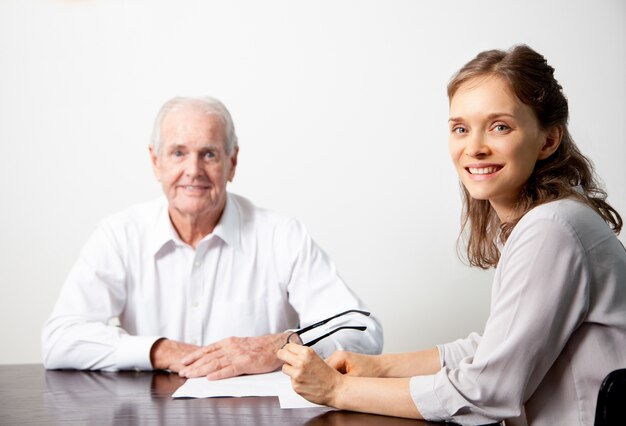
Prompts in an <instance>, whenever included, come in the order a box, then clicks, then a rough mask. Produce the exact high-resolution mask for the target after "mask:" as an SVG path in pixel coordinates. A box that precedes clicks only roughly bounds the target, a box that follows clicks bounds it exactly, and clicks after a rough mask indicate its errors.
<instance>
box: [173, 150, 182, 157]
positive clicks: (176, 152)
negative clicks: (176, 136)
mask: <svg viewBox="0 0 626 426" xmlns="http://www.w3.org/2000/svg"><path fill="white" fill-rule="evenodd" d="M172 155H174V157H182V156H183V155H184V154H183V152H182V151H181V150H178V149H177V150H176V151H174V152H173V153H172Z"/></svg>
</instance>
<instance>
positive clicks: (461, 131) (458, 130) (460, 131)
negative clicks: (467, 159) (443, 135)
mask: <svg viewBox="0 0 626 426" xmlns="http://www.w3.org/2000/svg"><path fill="white" fill-rule="evenodd" d="M452 133H458V134H459V135H462V134H464V133H467V129H466V128H465V127H461V126H457V127H455V128H453V129H452Z"/></svg>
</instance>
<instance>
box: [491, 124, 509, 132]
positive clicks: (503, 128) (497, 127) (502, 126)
mask: <svg viewBox="0 0 626 426" xmlns="http://www.w3.org/2000/svg"><path fill="white" fill-rule="evenodd" d="M494 130H495V131H496V132H506V131H507V130H509V126H507V125H506V124H496V125H495V126H494Z"/></svg>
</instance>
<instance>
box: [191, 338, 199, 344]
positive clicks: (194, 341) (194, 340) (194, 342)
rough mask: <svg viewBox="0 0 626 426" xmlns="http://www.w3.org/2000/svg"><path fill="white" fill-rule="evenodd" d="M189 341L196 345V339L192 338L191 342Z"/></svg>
mask: <svg viewBox="0 0 626 426" xmlns="http://www.w3.org/2000/svg"><path fill="white" fill-rule="evenodd" d="M189 343H191V344H192V345H197V344H198V341H197V340H196V339H192V340H191V342H189Z"/></svg>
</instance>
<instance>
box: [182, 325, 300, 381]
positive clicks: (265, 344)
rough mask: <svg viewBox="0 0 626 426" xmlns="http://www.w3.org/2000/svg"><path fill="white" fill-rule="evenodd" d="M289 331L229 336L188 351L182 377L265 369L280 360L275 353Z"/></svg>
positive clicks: (277, 365) (221, 376) (220, 375)
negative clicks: (251, 335)
mask: <svg viewBox="0 0 626 426" xmlns="http://www.w3.org/2000/svg"><path fill="white" fill-rule="evenodd" d="M289 334H290V333H278V334H267V335H265V336H259V337H229V338H227V339H223V340H220V341H219V342H216V343H213V344H211V345H208V346H204V347H202V348H199V349H197V350H196V351H194V352H192V353H190V354H187V355H186V356H185V357H184V358H183V359H182V364H183V365H184V366H185V367H184V368H183V369H182V370H180V371H179V374H180V375H181V376H182V377H187V378H191V377H202V376H206V377H207V379H209V380H217V379H225V378H227V377H234V376H239V375H242V374H258V373H268V372H270V371H274V370H277V369H278V368H280V366H281V365H282V362H281V361H280V360H279V359H278V358H277V357H276V352H277V351H278V349H280V348H281V347H282V346H283V345H284V344H285V342H287V336H289Z"/></svg>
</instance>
